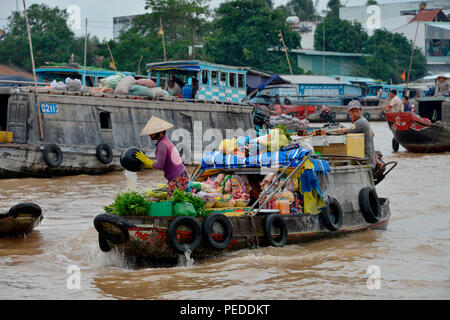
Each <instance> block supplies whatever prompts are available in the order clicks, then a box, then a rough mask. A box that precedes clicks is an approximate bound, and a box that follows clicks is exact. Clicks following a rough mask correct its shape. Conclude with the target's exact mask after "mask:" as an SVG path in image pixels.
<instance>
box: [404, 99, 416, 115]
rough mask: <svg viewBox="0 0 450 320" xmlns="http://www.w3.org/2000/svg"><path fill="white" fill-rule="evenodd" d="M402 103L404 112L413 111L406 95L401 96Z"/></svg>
mask: <svg viewBox="0 0 450 320" xmlns="http://www.w3.org/2000/svg"><path fill="white" fill-rule="evenodd" d="M402 103H403V111H404V112H414V106H413V105H412V104H411V102H409V98H408V96H403V98H402Z"/></svg>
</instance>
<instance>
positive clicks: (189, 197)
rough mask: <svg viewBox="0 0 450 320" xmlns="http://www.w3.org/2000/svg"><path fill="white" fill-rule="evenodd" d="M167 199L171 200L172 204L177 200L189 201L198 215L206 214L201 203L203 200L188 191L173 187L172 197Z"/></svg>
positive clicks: (177, 201)
mask: <svg viewBox="0 0 450 320" xmlns="http://www.w3.org/2000/svg"><path fill="white" fill-rule="evenodd" d="M169 200H170V201H172V202H173V204H174V205H175V204H176V203H179V202H190V203H192V205H193V206H194V208H195V211H196V212H197V215H198V216H207V215H208V213H207V211H206V210H205V204H204V203H203V200H202V199H200V198H199V197H197V196H195V195H193V194H192V193H190V192H184V191H182V190H179V189H175V191H174V192H173V195H172V197H171V198H170V199H169Z"/></svg>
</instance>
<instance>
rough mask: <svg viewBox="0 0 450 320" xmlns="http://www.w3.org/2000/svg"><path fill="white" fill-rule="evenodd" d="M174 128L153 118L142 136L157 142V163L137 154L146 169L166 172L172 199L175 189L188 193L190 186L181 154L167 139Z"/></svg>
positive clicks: (169, 195)
mask: <svg viewBox="0 0 450 320" xmlns="http://www.w3.org/2000/svg"><path fill="white" fill-rule="evenodd" d="M172 127H173V124H171V123H169V122H167V121H164V120H162V119H159V118H157V117H154V116H152V117H151V118H150V120H148V122H147V124H146V125H145V127H144V129H143V130H142V132H141V136H147V135H148V136H150V139H152V140H154V141H157V142H156V151H155V157H156V161H153V160H151V159H149V158H148V157H147V156H146V155H145V154H144V153H143V152H142V151H139V152H136V153H135V155H136V158H137V159H139V160H141V161H142V162H143V163H144V167H145V168H151V169H158V170H163V171H164V177H165V178H166V179H167V181H168V184H169V190H168V192H167V195H168V197H171V196H172V194H173V191H174V190H175V189H180V190H183V191H186V189H187V188H188V185H189V175H188V173H187V171H186V167H185V166H184V164H183V161H182V160H181V157H180V153H179V152H178V150H177V148H175V146H174V145H173V143H172V142H171V141H170V140H169V139H168V138H167V137H166V131H167V130H169V129H170V128H172Z"/></svg>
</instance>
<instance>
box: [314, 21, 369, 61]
mask: <svg viewBox="0 0 450 320" xmlns="http://www.w3.org/2000/svg"><path fill="white" fill-rule="evenodd" d="M324 26H325V48H324V46H323V44H324V41H323V39H324V38H323V34H324V32H323V29H324ZM368 38H369V36H368V35H367V33H366V32H365V31H364V29H363V27H362V25H361V24H360V23H358V22H354V23H352V22H349V21H347V20H341V19H336V18H334V17H327V18H325V19H324V21H323V22H322V23H320V24H319V25H317V28H316V31H315V34H314V47H315V48H316V50H320V51H336V52H351V53H360V52H361V51H362V49H363V47H364V45H365V43H366V41H367V39H368ZM324 49H325V50H324Z"/></svg>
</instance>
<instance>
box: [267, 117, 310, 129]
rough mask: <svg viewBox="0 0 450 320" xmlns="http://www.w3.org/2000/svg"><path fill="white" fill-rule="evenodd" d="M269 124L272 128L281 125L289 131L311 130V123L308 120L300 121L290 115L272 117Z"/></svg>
mask: <svg viewBox="0 0 450 320" xmlns="http://www.w3.org/2000/svg"><path fill="white" fill-rule="evenodd" d="M269 124H270V126H272V127H276V126H279V125H284V126H286V128H287V129H288V130H294V131H297V130H306V129H307V128H309V121H308V120H307V119H302V120H300V119H298V118H296V117H292V116H290V115H288V114H281V115H278V116H271V117H270V119H269Z"/></svg>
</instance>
